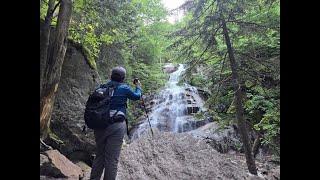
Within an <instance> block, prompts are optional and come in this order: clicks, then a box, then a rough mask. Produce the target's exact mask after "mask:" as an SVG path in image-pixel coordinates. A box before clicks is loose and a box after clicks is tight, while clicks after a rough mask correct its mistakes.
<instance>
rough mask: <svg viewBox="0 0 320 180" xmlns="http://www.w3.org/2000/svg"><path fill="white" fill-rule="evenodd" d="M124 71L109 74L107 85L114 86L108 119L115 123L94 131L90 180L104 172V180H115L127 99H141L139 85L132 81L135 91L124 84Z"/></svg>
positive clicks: (98, 178) (123, 130) (113, 71)
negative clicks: (93, 153)
mask: <svg viewBox="0 0 320 180" xmlns="http://www.w3.org/2000/svg"><path fill="white" fill-rule="evenodd" d="M125 76H126V70H125V69H124V68H123V67H115V68H113V69H112V72H111V80H110V81H109V82H108V83H107V85H114V86H115V87H116V88H115V89H114V91H113V96H112V97H111V103H110V117H113V118H114V120H115V123H113V124H111V125H110V126H108V127H107V128H105V129H102V130H100V129H99V130H94V136H95V141H96V150H97V152H96V157H95V159H94V161H93V165H92V170H91V175H90V179H91V180H100V178H101V175H102V172H103V170H104V180H115V179H116V175H117V166H118V161H119V155H120V150H121V146H122V142H123V137H124V134H125V132H126V127H127V126H126V122H127V121H125V120H126V108H127V99H130V100H139V99H140V98H141V93H142V92H141V91H142V90H141V84H140V82H139V80H138V81H134V83H135V86H136V87H135V90H134V91H132V90H131V89H130V87H129V86H128V85H126V84H124V83H123V82H124V79H125Z"/></svg>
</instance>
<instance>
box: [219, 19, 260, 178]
mask: <svg viewBox="0 0 320 180" xmlns="http://www.w3.org/2000/svg"><path fill="white" fill-rule="evenodd" d="M221 22H222V29H223V35H224V38H225V41H226V45H227V49H228V55H229V60H230V66H231V71H232V80H233V84H232V85H233V89H234V91H235V108H236V119H237V123H238V127H239V131H240V135H241V139H242V142H243V146H244V151H245V156H246V162H247V166H248V169H249V172H250V173H251V174H255V175H257V169H256V164H255V161H254V158H253V155H252V151H251V145H250V141H249V136H248V131H247V128H246V125H245V122H244V115H243V113H244V110H243V105H242V90H241V85H240V78H239V75H238V67H237V63H236V61H235V57H234V52H233V48H232V45H231V41H230V37H229V33H228V29H227V25H226V22H225V20H224V18H223V17H222V21H221Z"/></svg>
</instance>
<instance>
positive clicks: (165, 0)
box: [161, 0, 186, 23]
mask: <svg viewBox="0 0 320 180" xmlns="http://www.w3.org/2000/svg"><path fill="white" fill-rule="evenodd" d="M185 1H186V0H161V2H162V4H163V5H164V6H165V7H166V8H167V9H168V10H172V9H175V8H177V7H179V6H180V5H181V4H183V3H184V2H185ZM182 17H183V14H182V13H179V14H178V15H171V16H169V17H168V21H169V22H170V23H174V22H175V21H176V20H179V19H181V18H182Z"/></svg>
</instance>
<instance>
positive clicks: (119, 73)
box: [111, 66, 126, 82]
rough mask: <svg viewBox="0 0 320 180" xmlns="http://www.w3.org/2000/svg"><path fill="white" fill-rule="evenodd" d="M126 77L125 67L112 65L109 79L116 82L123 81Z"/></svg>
mask: <svg viewBox="0 0 320 180" xmlns="http://www.w3.org/2000/svg"><path fill="white" fill-rule="evenodd" d="M125 77H126V69H125V68H123V67H121V66H117V67H114V68H113V69H112V71H111V80H112V81H117V82H123V80H124V78H125Z"/></svg>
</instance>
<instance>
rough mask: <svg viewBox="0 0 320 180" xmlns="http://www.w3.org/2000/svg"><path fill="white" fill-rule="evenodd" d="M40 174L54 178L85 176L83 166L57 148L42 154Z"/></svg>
mask: <svg viewBox="0 0 320 180" xmlns="http://www.w3.org/2000/svg"><path fill="white" fill-rule="evenodd" d="M40 175H42V176H48V177H53V178H67V179H79V178H82V177H83V172H82V170H81V168H80V167H79V166H77V165H75V164H74V163H72V162H71V161H70V160H69V159H67V158H66V157H65V156H64V155H63V154H61V153H60V152H59V151H57V150H49V151H46V152H44V154H40Z"/></svg>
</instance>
